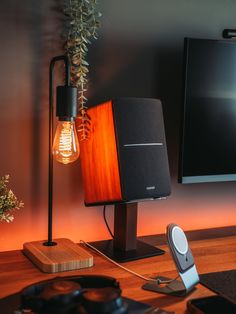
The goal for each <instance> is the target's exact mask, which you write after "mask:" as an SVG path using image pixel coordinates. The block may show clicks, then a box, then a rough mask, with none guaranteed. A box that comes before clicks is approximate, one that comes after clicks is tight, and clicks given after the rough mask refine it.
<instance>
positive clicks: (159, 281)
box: [80, 206, 179, 285]
mask: <svg viewBox="0 0 236 314" xmlns="http://www.w3.org/2000/svg"><path fill="white" fill-rule="evenodd" d="M104 207H105V206H104ZM80 243H82V244H84V245H85V246H87V247H89V248H91V249H92V250H94V251H95V252H97V253H98V254H100V255H102V256H103V257H105V258H106V259H107V260H108V261H110V262H112V263H113V264H115V265H116V266H118V267H120V268H121V269H123V270H125V271H127V272H129V273H131V274H132V275H134V276H137V277H139V278H141V279H143V280H145V281H149V282H150V281H151V282H155V283H156V284H158V285H161V284H169V283H171V282H172V281H174V280H176V279H177V278H178V277H179V276H177V277H176V278H174V279H170V280H161V279H159V278H157V279H154V278H151V277H145V276H143V275H140V274H138V273H136V272H134V271H133V270H131V269H128V268H126V267H124V266H122V265H120V264H119V263H117V262H115V261H114V260H113V259H111V258H110V257H108V256H106V255H105V254H103V253H102V252H101V251H99V250H98V249H97V248H95V247H94V246H93V245H91V244H89V243H88V242H85V241H84V240H80Z"/></svg>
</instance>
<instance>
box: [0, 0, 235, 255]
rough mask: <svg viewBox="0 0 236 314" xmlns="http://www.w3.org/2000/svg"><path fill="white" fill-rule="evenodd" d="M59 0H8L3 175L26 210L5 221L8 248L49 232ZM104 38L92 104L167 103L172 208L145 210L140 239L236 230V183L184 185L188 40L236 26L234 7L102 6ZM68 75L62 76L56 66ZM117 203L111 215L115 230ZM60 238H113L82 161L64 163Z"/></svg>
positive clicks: (94, 69) (58, 203) (153, 205)
mask: <svg viewBox="0 0 236 314" xmlns="http://www.w3.org/2000/svg"><path fill="white" fill-rule="evenodd" d="M55 3H56V1H53V0H50V1H49V0H41V1H38V0H22V1H20V4H19V1H17V0H1V1H0V12H1V19H0V26H1V27H0V42H1V49H0V73H1V75H0V143H1V149H0V154H1V155H0V175H4V174H7V173H8V174H10V176H11V188H12V189H13V190H14V192H15V194H16V195H17V196H18V197H19V198H20V199H22V200H23V201H24V203H25V206H24V208H23V209H21V210H20V211H17V212H16V213H15V220H14V222H13V223H10V224H7V223H4V222H0V226H1V232H0V250H1V251H3V250H11V249H17V248H21V247H22V244H23V243H24V242H27V241H32V240H39V239H44V238H46V235H47V136H48V64H49V60H50V58H51V57H52V56H55V55H58V54H60V53H61V48H60V47H61V42H60V29H61V25H60V19H59V17H60V16H59V14H58V13H57V12H56V11H55V10H54V8H53V7H54V6H55ZM99 4H100V10H101V11H102V13H103V17H102V19H101V22H102V27H101V29H100V31H99V33H100V34H99V39H98V40H97V41H96V42H95V43H93V45H92V46H91V47H90V52H89V62H90V73H91V75H90V85H89V95H88V96H89V99H90V103H96V102H97V101H100V100H101V99H102V98H110V97H114V96H135V97H156V98H160V99H161V100H162V103H163V109H164V115H165V124H166V137H167V144H168V152H169V159H170V169H171V176H172V194H171V196H170V198H169V199H167V200H165V201H155V202H144V203H140V204H139V222H138V233H139V234H140V235H148V234H156V233H163V232H164V231H165V227H166V225H167V224H168V223H170V222H176V223H178V224H180V225H181V226H182V227H183V228H184V229H185V230H190V229H200V228H211V227H220V226H227V225H234V224H235V223H236V211H235V207H236V193H235V189H236V183H234V182H232V183H214V184H198V185H189V186H182V185H179V184H177V183H176V176H177V162H178V157H177V156H178V129H179V115H180V105H181V87H182V86H181V79H182V48H183V38H184V37H185V36H189V37H191V36H192V37H208V38H220V36H221V31H222V29H223V28H226V27H227V28H236V18H235V12H236V2H235V1H233V0H231V1H230V0H226V1H220V0H215V1H212V0H206V1H185V0H179V1H173V0H150V1H145V0H119V1H117V0H100V1H99ZM56 71H58V73H60V69H56ZM112 215H113V213H112V206H109V207H108V218H109V221H110V223H111V224H112ZM53 229H54V237H68V238H71V239H72V240H74V241H76V242H78V241H79V240H80V239H84V240H96V239H105V238H108V237H109V235H108V232H107V230H106V228H105V225H104V223H103V219H102V208H101V207H91V208H85V206H84V205H83V185H82V180H81V172H80V163H79V162H77V163H74V164H72V165H69V166H63V165H59V164H55V172H54V226H53Z"/></svg>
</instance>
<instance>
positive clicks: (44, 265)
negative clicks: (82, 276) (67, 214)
mask: <svg viewBox="0 0 236 314" xmlns="http://www.w3.org/2000/svg"><path fill="white" fill-rule="evenodd" d="M44 242H45V241H34V242H27V243H24V245H23V253H24V254H25V255H26V256H27V257H28V258H29V259H30V260H31V261H32V262H33V263H34V264H35V265H36V266H37V267H38V268H39V269H40V270H42V271H43V272H46V273H56V272H60V271H68V270H74V269H80V268H86V267H91V266H93V256H92V255H91V254H89V253H88V252H87V251H86V250H85V249H83V248H81V247H80V246H79V245H77V244H75V243H74V242H72V241H71V240H69V239H55V242H56V243H57V245H54V246H45V245H43V243H44Z"/></svg>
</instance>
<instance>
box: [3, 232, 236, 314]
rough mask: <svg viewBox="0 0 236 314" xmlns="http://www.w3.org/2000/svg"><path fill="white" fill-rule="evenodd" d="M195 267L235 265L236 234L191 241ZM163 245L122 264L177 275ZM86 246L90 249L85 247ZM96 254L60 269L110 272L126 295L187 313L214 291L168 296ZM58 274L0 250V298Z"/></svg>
mask: <svg viewBox="0 0 236 314" xmlns="http://www.w3.org/2000/svg"><path fill="white" fill-rule="evenodd" d="M190 247H191V250H192V252H193V255H194V258H195V263H196V267H197V270H198V272H199V273H208V272H213V271H223V270H230V269H235V268H236V236H232V237H225V238H218V239H210V240H200V241H190ZM160 248H162V249H164V250H166V254H164V255H161V256H157V257H151V258H147V259H142V260H137V261H133V262H127V263H123V264H122V265H123V266H126V267H128V268H129V269H131V270H133V271H136V272H138V273H139V274H141V275H144V276H157V275H162V276H167V277H171V278H174V277H175V276H176V270H175V265H174V262H173V261H172V259H171V256H170V253H169V250H168V248H167V247H166V246H165V245H162V246H160ZM86 250H87V249H86ZM91 254H93V256H94V263H95V266H94V267H90V268H85V269H80V270H73V271H70V272H61V273H60V276H62V277H63V276H70V275H71V276H73V275H86V274H88V275H95V274H100V275H107V276H112V277H115V278H116V279H117V280H118V281H119V282H120V285H121V288H122V294H123V296H125V297H129V298H133V299H135V300H138V301H142V302H146V303H148V304H150V305H153V306H157V307H162V308H164V309H166V310H169V311H175V312H176V313H177V314H185V313H187V312H186V302H187V300H189V299H191V298H198V297H203V296H209V295H213V292H211V291H210V290H208V289H207V288H205V287H203V286H202V285H201V284H198V285H197V289H196V290H195V291H194V292H193V293H192V294H190V295H189V296H188V297H186V298H180V297H174V296H165V295H161V294H158V293H155V292H151V291H145V290H143V289H142V288H141V287H142V285H143V284H144V283H145V282H144V280H142V279H140V278H138V277H135V276H134V275H132V274H130V273H128V272H126V271H124V270H122V269H120V268H118V267H117V266H115V265H113V264H112V263H110V262H108V261H107V260H105V259H104V258H102V257H100V256H98V255H97V254H96V253H95V252H92V251H91ZM54 277H55V274H46V273H42V272H41V271H40V270H39V269H38V268H37V267H35V266H34V265H33V264H32V263H31V262H30V261H29V260H28V259H27V258H26V257H25V256H24V255H23V254H22V252H21V251H9V252H2V253H0V298H1V297H4V296H7V295H9V294H12V293H15V292H18V291H20V290H21V289H22V288H23V287H25V286H27V285H30V284H32V283H36V282H39V281H42V280H46V279H51V278H54Z"/></svg>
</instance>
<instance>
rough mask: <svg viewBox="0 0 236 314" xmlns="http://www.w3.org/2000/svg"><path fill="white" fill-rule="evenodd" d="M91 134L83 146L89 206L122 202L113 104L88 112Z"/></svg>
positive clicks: (85, 184)
mask: <svg viewBox="0 0 236 314" xmlns="http://www.w3.org/2000/svg"><path fill="white" fill-rule="evenodd" d="M88 114H89V115H90V117H91V133H90V137H89V139H88V140H85V141H82V142H81V166H82V175H83V184H84V192H85V203H86V204H88V205H89V204H98V203H101V204H102V203H111V202H117V201H120V200H121V199H122V193H121V184H120V175H119V164H118V155H117V147H116V136H115V129H114V119H113V111H112V101H108V102H105V103H103V104H100V105H98V106H96V107H92V108H90V109H89V110H88Z"/></svg>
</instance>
